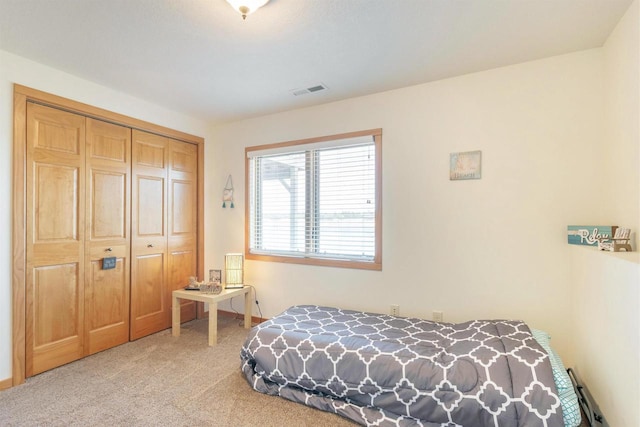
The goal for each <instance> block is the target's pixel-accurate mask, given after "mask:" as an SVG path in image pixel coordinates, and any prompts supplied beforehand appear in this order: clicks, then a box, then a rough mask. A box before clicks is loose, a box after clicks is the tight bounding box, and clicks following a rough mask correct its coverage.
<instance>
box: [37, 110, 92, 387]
mask: <svg viewBox="0 0 640 427" xmlns="http://www.w3.org/2000/svg"><path fill="white" fill-rule="evenodd" d="M84 137H85V119H84V117H82V116H78V115H76V114H72V113H68V112H64V111H59V110H55V109H53V108H49V107H44V106H42V105H37V104H31V103H29V104H27V153H26V154H27V155H26V162H27V167H26V171H27V173H26V175H27V176H26V180H27V185H26V187H27V191H26V205H27V206H26V211H27V215H26V224H27V226H26V270H25V271H26V275H25V299H26V300H25V302H26V310H27V312H26V322H25V326H26V329H25V356H26V360H25V368H26V369H25V373H26V376H32V375H35V374H37V373H40V372H43V371H45V370H48V369H51V368H53V367H56V366H59V365H62V364H64V363H68V362H71V361H73V360H76V359H78V358H80V357H82V354H83V342H84V338H83V335H84V328H83V327H84V322H83V319H84V195H83V194H82V189H83V188H84V181H85V178H84Z"/></svg>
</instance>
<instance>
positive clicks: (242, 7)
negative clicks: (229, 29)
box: [227, 0, 269, 19]
mask: <svg viewBox="0 0 640 427" xmlns="http://www.w3.org/2000/svg"><path fill="white" fill-rule="evenodd" d="M268 2H269V0H227V3H229V4H230V5H231V6H232V7H233V8H234V9H235V10H237V11H238V13H240V15H242V19H247V15H250V14H252V13H253V12H255V11H256V10H258V9H260V8H261V7H262V6H264V5H265V4H267V3H268Z"/></svg>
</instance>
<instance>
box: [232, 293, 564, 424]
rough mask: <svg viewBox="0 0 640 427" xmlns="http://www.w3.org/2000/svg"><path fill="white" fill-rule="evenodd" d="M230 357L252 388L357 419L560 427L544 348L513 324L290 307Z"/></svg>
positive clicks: (363, 421) (254, 331)
mask: <svg viewBox="0 0 640 427" xmlns="http://www.w3.org/2000/svg"><path fill="white" fill-rule="evenodd" d="M240 357H241V360H242V371H243V372H244V375H245V376H246V378H247V380H248V381H249V383H250V384H251V386H252V387H253V388H254V389H256V390H257V391H260V392H262V393H267V394H271V395H279V396H282V397H285V398H287V399H290V400H293V401H295V402H300V403H304V404H305V405H309V406H312V407H314V408H317V409H321V410H324V411H330V412H335V413H337V414H339V415H342V416H344V417H347V418H349V419H351V420H353V421H355V422H357V423H359V424H362V425H379V426H394V425H395V426H466V427H482V426H508V427H511V426H513V427H516V426H520V427H531V426H548V427H553V426H562V425H563V421H562V410H561V407H560V402H559V399H558V396H557V392H556V388H555V385H554V381H553V377H552V372H551V367H550V364H549V360H548V356H547V353H546V352H545V351H544V350H543V349H542V348H541V347H540V346H539V345H538V343H537V342H536V341H535V339H534V338H533V337H532V336H531V333H530V331H529V328H528V327H527V325H525V324H524V323H523V322H519V321H503V320H497V321H486V320H475V321H470V322H466V323H460V324H449V323H436V322H431V321H428V320H421V319H410V318H400V317H393V316H387V315H382V314H371V313H363V312H357V311H350V310H340V309H337V308H329V307H318V306H311V305H304V306H295V307H291V308H290V309H288V310H287V311H285V312H284V313H282V314H280V315H278V316H276V317H274V318H272V319H271V320H269V321H266V322H264V323H262V324H260V325H258V326H256V327H254V328H253V329H252V330H251V331H250V333H249V336H248V337H247V340H246V342H245V344H244V346H243V348H242V351H241V354H240Z"/></svg>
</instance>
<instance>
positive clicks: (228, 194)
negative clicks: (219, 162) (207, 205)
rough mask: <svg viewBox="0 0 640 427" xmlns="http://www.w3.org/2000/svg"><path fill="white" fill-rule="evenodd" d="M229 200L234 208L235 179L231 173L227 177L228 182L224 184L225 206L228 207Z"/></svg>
mask: <svg viewBox="0 0 640 427" xmlns="http://www.w3.org/2000/svg"><path fill="white" fill-rule="evenodd" d="M227 202H229V207H230V208H231V209H233V208H234V206H233V180H232V179H231V175H229V177H228V178H227V184H226V185H225V186H224V190H222V207H223V208H226V207H227Z"/></svg>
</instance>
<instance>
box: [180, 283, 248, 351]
mask: <svg viewBox="0 0 640 427" xmlns="http://www.w3.org/2000/svg"><path fill="white" fill-rule="evenodd" d="M250 290H251V288H250V287H249V286H245V287H244V288H237V289H222V292H220V293H219V294H205V293H202V292H200V291H185V290H184V289H178V290H177V291H173V292H172V294H171V295H172V298H171V300H172V305H171V306H172V310H171V311H172V314H171V335H173V336H174V337H179V336H180V300H181V299H188V300H191V301H200V302H206V303H208V304H209V346H214V345H216V343H217V341H218V301H224V300H226V299H231V298H233V297H237V296H240V295H244V327H245V329H249V328H251V297H250V294H249V291H250Z"/></svg>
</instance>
